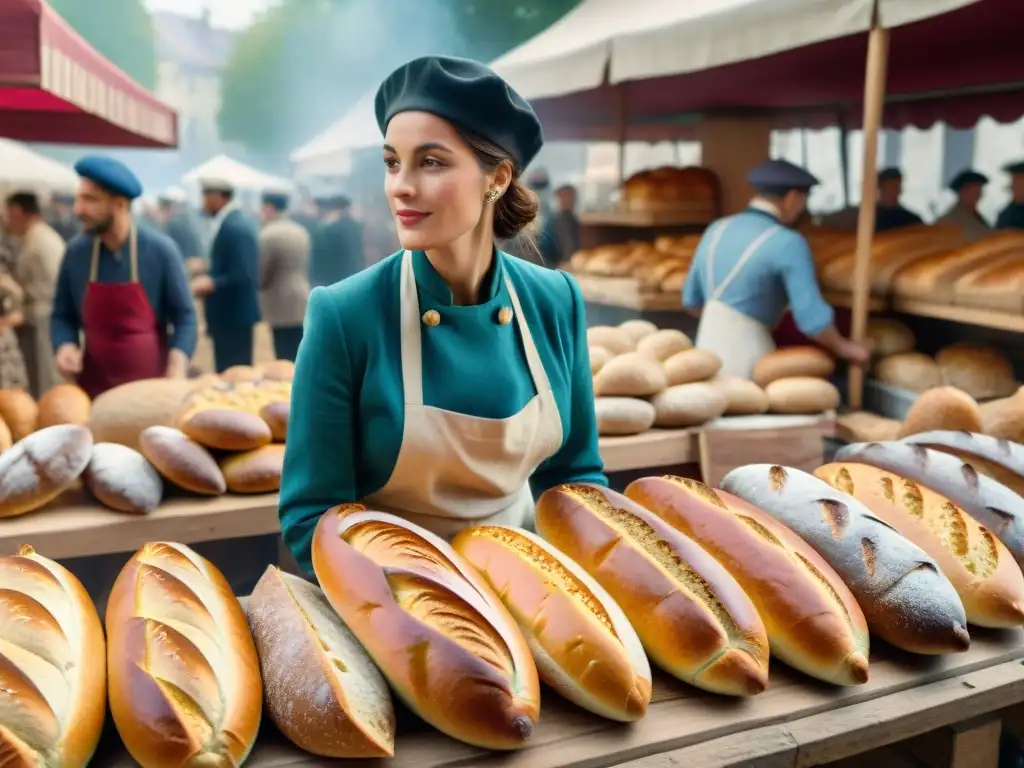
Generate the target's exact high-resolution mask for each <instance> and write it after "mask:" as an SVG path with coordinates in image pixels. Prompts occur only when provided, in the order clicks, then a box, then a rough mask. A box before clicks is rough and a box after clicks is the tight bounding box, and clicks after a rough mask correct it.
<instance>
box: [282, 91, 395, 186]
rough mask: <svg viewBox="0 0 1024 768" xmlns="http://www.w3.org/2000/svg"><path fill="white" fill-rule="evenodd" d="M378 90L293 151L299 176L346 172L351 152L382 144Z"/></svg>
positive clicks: (292, 158)
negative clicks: (376, 107) (376, 101)
mask: <svg viewBox="0 0 1024 768" xmlns="http://www.w3.org/2000/svg"><path fill="white" fill-rule="evenodd" d="M376 92H377V89H376V88H374V89H373V90H372V91H370V92H369V93H367V94H365V95H364V96H363V97H362V98H360V99H359V100H358V101H357V102H356V103H355V104H354V105H352V107H351V108H350V109H349V110H348V112H346V113H345V114H344V115H343V116H342V117H341V119H340V120H338V121H337V122H334V123H332V124H331V125H330V126H329V127H328V128H327V129H326V130H324V131H323V132H322V133H320V134H319V135H317V136H316V137H315V138H314V139H313V140H312V141H310V142H309V143H307V144H305V145H303V146H301V147H299V148H298V149H297V150H295V151H294V152H292V154H291V158H290V159H291V161H292V162H293V163H295V166H296V169H295V170H296V173H297V174H298V175H299V176H328V175H337V176H344V175H346V174H347V173H348V172H349V170H350V168H351V163H350V162H349V158H348V152H350V151H351V150H354V149H364V148H366V147H376V146H379V145H380V143H381V136H380V129H379V128H378V127H377V118H376V116H375V115H374V113H373V100H374V96H375V95H376ZM325 163H326V165H325Z"/></svg>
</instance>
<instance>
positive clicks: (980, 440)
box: [903, 430, 1024, 496]
mask: <svg viewBox="0 0 1024 768" xmlns="http://www.w3.org/2000/svg"><path fill="white" fill-rule="evenodd" d="M903 442H905V443H913V444H914V445H920V446H923V447H925V448H934V449H935V450H937V451H942V452H943V453H948V454H951V455H953V456H956V457H957V458H958V459H962V460H963V461H966V462H968V463H969V464H970V465H971V466H972V467H974V468H975V469H976V470H978V471H979V472H981V473H982V474H983V475H987V476H988V477H991V478H992V479H993V480H995V481H996V482H999V483H1002V484H1003V485H1005V486H1006V487H1007V488H1009V489H1010V490H1011V491H1013V492H1014V493H1017V494H1020V495H1022V496H1024V445H1021V444H1020V443H1014V442H1011V441H1009V440H1001V439H999V438H998V437H992V436H991V435H981V434H978V433H977V432H958V431H953V430H940V431H935V432H920V433H918V434H916V435H911V436H910V437H905V438H903Z"/></svg>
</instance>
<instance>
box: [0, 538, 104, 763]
mask: <svg viewBox="0 0 1024 768" xmlns="http://www.w3.org/2000/svg"><path fill="white" fill-rule="evenodd" d="M0 585H2V587H0V763H2V764H3V765H5V766H10V768H22V767H24V768H84V766H86V765H88V763H89V761H90V760H91V759H92V755H93V752H94V751H95V750H96V745H97V743H99V740H100V733H101V732H102V730H103V720H104V718H105V717H106V710H107V666H106V650H105V642H104V639H103V625H102V624H100V618H99V616H98V615H97V613H96V606H94V605H93V602H92V600H91V599H90V598H89V595H88V593H87V592H86V591H85V588H84V587H83V586H82V584H81V583H80V582H79V581H78V579H76V578H75V577H74V576H73V575H72V574H71V572H70V571H68V570H66V569H65V568H64V567H63V566H61V565H60V564H58V563H56V562H54V561H53V560H50V559H48V558H45V557H43V556H42V555H39V554H36V552H35V551H34V550H33V549H32V547H28V546H23V547H21V549H20V550H19V552H18V554H17V555H9V556H7V557H0Z"/></svg>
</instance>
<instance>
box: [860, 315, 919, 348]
mask: <svg viewBox="0 0 1024 768" xmlns="http://www.w3.org/2000/svg"><path fill="white" fill-rule="evenodd" d="M866 337H867V341H868V343H869V345H870V347H871V354H872V355H873V356H875V357H888V356H889V355H899V354H903V353H904V352H913V351H914V347H915V346H917V339H916V338H914V332H913V331H911V330H910V329H909V328H907V326H905V325H904V324H903V323H901V322H900V321H899V320H891V319H890V318H887V317H872V318H870V319H869V320H868V329H867V334H866Z"/></svg>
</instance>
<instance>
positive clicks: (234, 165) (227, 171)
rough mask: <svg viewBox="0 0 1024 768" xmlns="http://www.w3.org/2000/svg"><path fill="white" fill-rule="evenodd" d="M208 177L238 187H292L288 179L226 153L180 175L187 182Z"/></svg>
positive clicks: (262, 188)
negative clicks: (242, 161) (259, 168)
mask: <svg viewBox="0 0 1024 768" xmlns="http://www.w3.org/2000/svg"><path fill="white" fill-rule="evenodd" d="M210 179H216V180H217V181H226V182H228V183H229V184H232V185H233V186H235V187H237V188H238V189H255V190H264V189H275V190H288V189H292V188H293V187H294V185H293V184H292V182H291V181H289V180H288V179H283V178H281V177H279V176H272V175H270V174H269V173H263V171H258V170H256V169H255V168H252V167H251V166H248V165H246V164H245V163H240V162H239V161H237V160H234V159H232V158H230V157H228V156H227V155H217V156H216V157H214V158H211V159H210V160H207V161H206V162H205V163H202V164H201V165H197V166H196V167H195V168H193V169H192V170H191V171H189V172H188V173H186V174H185V175H184V176H183V177H182V181H184V182H186V183H189V184H199V183H201V182H202V181H204V180H210Z"/></svg>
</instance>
